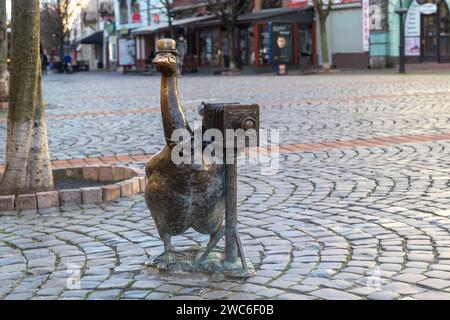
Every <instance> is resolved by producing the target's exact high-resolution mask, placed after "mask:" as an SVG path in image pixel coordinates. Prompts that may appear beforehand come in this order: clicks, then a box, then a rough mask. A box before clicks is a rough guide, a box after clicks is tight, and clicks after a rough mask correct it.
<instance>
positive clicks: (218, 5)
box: [208, 0, 253, 70]
mask: <svg viewBox="0 0 450 320" xmlns="http://www.w3.org/2000/svg"><path fill="white" fill-rule="evenodd" d="M208 4H209V7H210V10H211V11H212V12H213V13H214V14H215V15H216V16H217V17H218V18H220V19H221V20H222V24H223V26H224V27H225V33H226V37H227V40H228V53H229V56H230V69H231V70H237V69H238V55H237V43H236V39H237V37H236V32H237V27H238V18H239V16H240V15H242V14H243V13H245V12H246V11H248V10H250V9H251V7H252V5H253V1H249V0H208Z"/></svg>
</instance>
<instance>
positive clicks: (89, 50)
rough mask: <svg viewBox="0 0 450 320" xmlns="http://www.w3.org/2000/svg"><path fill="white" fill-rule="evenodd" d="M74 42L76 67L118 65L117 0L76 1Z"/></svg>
mask: <svg viewBox="0 0 450 320" xmlns="http://www.w3.org/2000/svg"><path fill="white" fill-rule="evenodd" d="M73 5H74V7H73V8H71V13H72V18H71V25H72V28H71V41H70V42H71V43H73V44H74V45H73V50H72V56H73V61H74V66H75V67H77V66H78V67H81V66H82V67H83V68H84V69H89V70H103V69H110V70H115V68H116V60H117V59H116V55H115V43H116V40H115V23H114V19H115V18H114V0H84V1H74V2H73Z"/></svg>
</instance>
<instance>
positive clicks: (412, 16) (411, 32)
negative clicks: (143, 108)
mask: <svg viewBox="0 0 450 320" xmlns="http://www.w3.org/2000/svg"><path fill="white" fill-rule="evenodd" d="M405 36H406V37H420V5H419V4H418V3H417V1H416V0H414V1H413V2H412V4H411V6H410V7H409V9H408V13H407V14H406V21H405Z"/></svg>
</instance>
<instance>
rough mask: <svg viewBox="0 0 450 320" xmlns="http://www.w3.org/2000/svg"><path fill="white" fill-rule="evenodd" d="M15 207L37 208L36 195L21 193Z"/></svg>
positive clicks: (21, 208) (24, 208)
mask: <svg viewBox="0 0 450 320" xmlns="http://www.w3.org/2000/svg"><path fill="white" fill-rule="evenodd" d="M15 208H16V209H18V210H36V209H37V203H36V195H35V194H21V195H18V196H17V197H16V203H15Z"/></svg>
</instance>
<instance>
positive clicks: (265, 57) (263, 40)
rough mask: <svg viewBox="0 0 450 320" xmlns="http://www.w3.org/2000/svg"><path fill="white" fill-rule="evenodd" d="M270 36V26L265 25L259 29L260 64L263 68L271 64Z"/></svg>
mask: <svg viewBox="0 0 450 320" xmlns="http://www.w3.org/2000/svg"><path fill="white" fill-rule="evenodd" d="M269 41H270V36H269V26H268V25H267V24H266V25H263V26H260V28H259V64H260V65H261V66H264V65H267V64H268V63H269V54H270V44H269Z"/></svg>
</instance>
